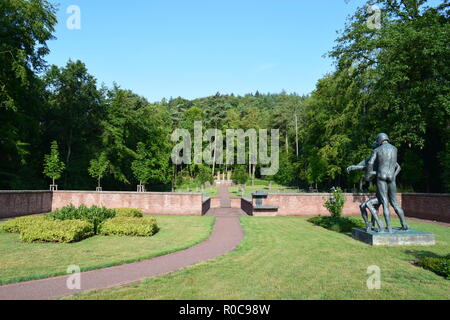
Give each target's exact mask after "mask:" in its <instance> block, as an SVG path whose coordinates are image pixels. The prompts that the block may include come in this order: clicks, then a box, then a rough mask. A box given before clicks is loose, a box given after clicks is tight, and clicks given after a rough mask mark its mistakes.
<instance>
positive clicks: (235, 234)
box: [0, 208, 244, 300]
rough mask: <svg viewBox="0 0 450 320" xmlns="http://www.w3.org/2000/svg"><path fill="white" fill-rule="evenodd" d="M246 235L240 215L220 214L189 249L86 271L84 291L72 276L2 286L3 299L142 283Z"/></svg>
mask: <svg viewBox="0 0 450 320" xmlns="http://www.w3.org/2000/svg"><path fill="white" fill-rule="evenodd" d="M228 210H232V209H231V208H230V209H228ZM243 237H244V233H243V231H242V228H241V225H240V222H239V218H237V217H235V216H217V217H216V222H215V224H214V228H213V232H212V233H211V236H210V237H209V238H208V239H207V240H205V241H204V242H202V243H200V244H197V245H195V246H193V247H191V248H189V249H186V250H182V251H177V252H174V253H171V254H168V255H165V256H160V257H156V258H153V259H149V260H144V261H141V262H135V263H130V264H125V265H120V266H116V267H111V268H105V269H99V270H93V271H88V272H83V273H81V290H69V289H68V288H67V284H66V283H67V279H68V277H69V276H70V275H66V276H60V277H55V278H48V279H42V280H34V281H28V282H19V283H14V284H9V285H5V286H0V300H46V299H54V298H58V297H63V296H69V295H73V294H75V293H78V292H83V291H89V290H95V289H105V288H110V287H115V286H120V285H125V284H130V283H133V282H138V281H140V280H143V279H145V278H150V277H155V276H160V275H163V274H167V273H170V272H173V271H176V270H179V269H181V268H184V267H187V266H190V265H193V264H196V263H199V262H201V261H205V260H208V259H212V258H215V257H218V256H221V255H223V254H225V253H227V252H229V251H231V250H233V249H234V248H236V247H237V245H238V244H239V243H240V242H241V240H242V239H243Z"/></svg>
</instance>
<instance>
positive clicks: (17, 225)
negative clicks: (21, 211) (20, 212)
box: [1, 216, 45, 233]
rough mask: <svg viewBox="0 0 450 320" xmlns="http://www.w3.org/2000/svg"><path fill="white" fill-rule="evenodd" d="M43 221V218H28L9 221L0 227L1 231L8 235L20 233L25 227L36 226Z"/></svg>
mask: <svg viewBox="0 0 450 320" xmlns="http://www.w3.org/2000/svg"><path fill="white" fill-rule="evenodd" d="M43 220H45V218H44V216H30V217H21V218H16V219H11V220H8V221H6V222H5V223H3V224H2V225H1V229H2V230H3V231H6V232H9V233H20V232H21V231H22V230H23V229H24V228H25V227H28V226H30V225H33V224H38V223H40V222H42V221H43Z"/></svg>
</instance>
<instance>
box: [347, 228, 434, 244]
mask: <svg viewBox="0 0 450 320" xmlns="http://www.w3.org/2000/svg"><path fill="white" fill-rule="evenodd" d="M352 237H353V239H356V240H359V241H362V242H365V243H367V244H370V245H372V246H432V245H434V244H435V243H436V241H435V237H434V234H433V233H429V232H423V231H418V230H407V231H405V230H401V229H400V228H394V230H393V232H392V233H389V232H374V231H370V232H367V231H366V229H364V228H353V229H352Z"/></svg>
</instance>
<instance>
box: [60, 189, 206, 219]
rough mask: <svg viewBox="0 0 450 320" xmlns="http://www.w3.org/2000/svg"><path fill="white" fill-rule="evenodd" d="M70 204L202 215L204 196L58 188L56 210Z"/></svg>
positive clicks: (167, 213)
mask: <svg viewBox="0 0 450 320" xmlns="http://www.w3.org/2000/svg"><path fill="white" fill-rule="evenodd" d="M68 204H73V205H74V206H79V205H81V204H84V205H86V206H92V205H97V206H105V207H107V208H138V209H142V210H143V211H144V213H145V214H156V215H194V216H197V215H198V216H200V215H202V204H203V196H202V194H200V193H198V194H197V193H153V192H146V193H137V192H80V191H73V192H72V191H56V192H54V193H53V205H52V209H53V210H56V209H59V208H62V207H64V206H66V205H68Z"/></svg>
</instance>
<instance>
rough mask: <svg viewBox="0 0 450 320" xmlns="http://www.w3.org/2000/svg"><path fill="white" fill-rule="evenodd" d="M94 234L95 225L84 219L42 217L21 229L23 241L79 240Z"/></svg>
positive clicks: (65, 241)
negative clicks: (61, 219)
mask: <svg viewBox="0 0 450 320" xmlns="http://www.w3.org/2000/svg"><path fill="white" fill-rule="evenodd" d="M93 235H94V226H93V225H92V224H91V223H90V222H87V221H83V220H64V221H60V220H51V219H42V220H39V222H38V223H33V224H30V225H28V226H27V227H24V228H23V229H21V231H20V240H21V241H23V242H57V243H71V242H78V241H81V240H83V239H86V238H89V237H91V236H93Z"/></svg>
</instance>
